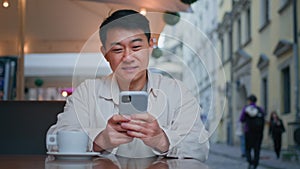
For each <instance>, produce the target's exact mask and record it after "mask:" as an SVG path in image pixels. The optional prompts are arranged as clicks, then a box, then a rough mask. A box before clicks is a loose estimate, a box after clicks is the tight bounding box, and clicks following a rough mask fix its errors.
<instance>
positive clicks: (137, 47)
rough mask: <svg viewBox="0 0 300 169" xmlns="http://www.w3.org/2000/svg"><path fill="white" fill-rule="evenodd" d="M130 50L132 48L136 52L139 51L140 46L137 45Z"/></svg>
mask: <svg viewBox="0 0 300 169" xmlns="http://www.w3.org/2000/svg"><path fill="white" fill-rule="evenodd" d="M132 48H133V50H134V51H137V50H140V49H141V46H140V45H138V46H133V47H132Z"/></svg>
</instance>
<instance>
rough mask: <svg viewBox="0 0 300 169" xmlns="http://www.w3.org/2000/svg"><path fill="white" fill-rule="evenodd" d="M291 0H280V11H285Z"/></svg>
mask: <svg viewBox="0 0 300 169" xmlns="http://www.w3.org/2000/svg"><path fill="white" fill-rule="evenodd" d="M290 2H291V0H280V5H279V11H278V12H279V13H281V12H282V11H284V10H285V9H286V8H287V7H288V6H289V4H290Z"/></svg>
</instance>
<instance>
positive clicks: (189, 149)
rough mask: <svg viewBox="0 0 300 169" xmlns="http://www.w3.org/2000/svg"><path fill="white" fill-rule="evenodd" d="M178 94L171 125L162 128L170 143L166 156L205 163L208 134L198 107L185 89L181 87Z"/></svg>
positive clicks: (194, 99) (207, 149) (196, 102)
mask: <svg viewBox="0 0 300 169" xmlns="http://www.w3.org/2000/svg"><path fill="white" fill-rule="evenodd" d="M181 87H182V86H181ZM179 93H180V94H181V97H179V96H178V98H179V99H178V100H177V101H176V102H175V104H176V105H177V106H176V108H175V109H174V117H173V119H172V122H171V125H170V126H168V127H167V128H163V130H164V131H165V133H166V135H167V137H168V139H169V142H170V148H169V151H168V153H167V156H169V157H177V158H195V159H198V160H201V161H205V160H206V159H207V157H208V151H209V141H208V132H207V130H206V129H205V127H204V125H203V123H202V120H201V118H200V112H201V109H200V106H199V104H198V101H197V100H196V98H195V97H194V96H193V95H192V93H191V92H189V91H188V90H187V89H186V88H184V87H182V88H181V91H180V92H179ZM172 98H173V97H172ZM175 98H176V97H175Z"/></svg>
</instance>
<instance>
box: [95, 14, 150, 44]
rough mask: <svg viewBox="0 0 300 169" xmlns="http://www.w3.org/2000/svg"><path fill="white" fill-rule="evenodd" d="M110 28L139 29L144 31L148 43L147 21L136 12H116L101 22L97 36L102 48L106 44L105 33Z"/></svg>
mask: <svg viewBox="0 0 300 169" xmlns="http://www.w3.org/2000/svg"><path fill="white" fill-rule="evenodd" d="M112 28H124V29H128V30H131V29H141V30H143V31H144V33H145V35H146V37H147V40H148V42H149V41H150V36H151V33H150V27H149V20H148V19H147V18H146V17H145V16H144V15H142V14H140V13H139V12H137V11H134V10H130V9H122V10H118V11H116V12H114V13H112V14H111V15H110V16H109V17H107V18H106V19H105V20H104V21H103V22H102V24H101V25H100V28H99V36H100V40H101V43H102V45H103V46H104V45H105V42H106V38H107V37H106V36H107V31H108V30H110V29H112Z"/></svg>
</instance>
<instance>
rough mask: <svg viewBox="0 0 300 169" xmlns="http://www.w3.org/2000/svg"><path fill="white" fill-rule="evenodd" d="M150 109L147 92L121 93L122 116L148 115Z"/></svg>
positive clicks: (120, 111)
mask: <svg viewBox="0 0 300 169" xmlns="http://www.w3.org/2000/svg"><path fill="white" fill-rule="evenodd" d="M147 107H148V93H147V92H145V91H122V92H121V93H120V106H119V113H120V114H126V115H130V114H138V113H146V112H147Z"/></svg>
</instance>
